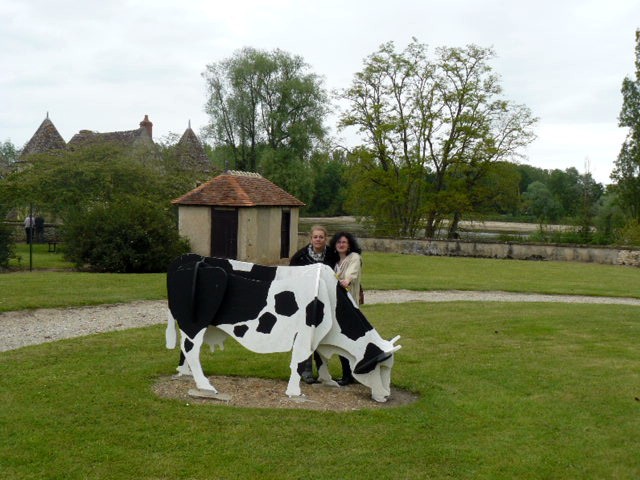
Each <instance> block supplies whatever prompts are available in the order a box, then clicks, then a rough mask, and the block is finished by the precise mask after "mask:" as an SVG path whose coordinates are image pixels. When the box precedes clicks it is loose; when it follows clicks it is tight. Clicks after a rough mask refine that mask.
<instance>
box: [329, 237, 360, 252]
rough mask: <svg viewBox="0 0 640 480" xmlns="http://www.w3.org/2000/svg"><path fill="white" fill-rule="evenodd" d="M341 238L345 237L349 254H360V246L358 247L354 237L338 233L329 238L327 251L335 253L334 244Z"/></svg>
mask: <svg viewBox="0 0 640 480" xmlns="http://www.w3.org/2000/svg"><path fill="white" fill-rule="evenodd" d="M342 237H345V238H346V239H347V240H349V253H351V252H356V253H357V254H361V253H362V249H361V248H360V245H358V241H357V240H356V237H354V236H353V235H352V234H350V233H349V232H338V233H336V234H335V235H334V236H333V237H332V238H331V241H330V242H329V250H331V251H332V252H335V251H336V243H338V240H340V239H341V238H342Z"/></svg>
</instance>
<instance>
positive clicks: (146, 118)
mask: <svg viewBox="0 0 640 480" xmlns="http://www.w3.org/2000/svg"><path fill="white" fill-rule="evenodd" d="M140 126H141V127H143V128H144V129H145V130H146V131H147V133H148V134H149V138H151V139H153V123H151V122H150V121H149V115H145V116H144V120H142V121H141V122H140Z"/></svg>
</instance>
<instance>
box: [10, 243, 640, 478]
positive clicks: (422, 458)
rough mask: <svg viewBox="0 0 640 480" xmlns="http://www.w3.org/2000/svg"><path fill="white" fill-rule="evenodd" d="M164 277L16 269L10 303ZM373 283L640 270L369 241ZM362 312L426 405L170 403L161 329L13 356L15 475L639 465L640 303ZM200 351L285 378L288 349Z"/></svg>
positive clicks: (433, 284)
mask: <svg viewBox="0 0 640 480" xmlns="http://www.w3.org/2000/svg"><path fill="white" fill-rule="evenodd" d="M84 275H87V276H84ZM163 280H164V277H163V276H162V275H149V276H135V275H122V276H104V275H90V274H74V273H68V272H21V273H12V274H4V275H0V282H2V283H0V301H1V302H3V303H0V306H1V305H4V306H5V307H7V306H11V305H13V304H14V303H12V302H14V300H13V299H12V298H11V296H12V295H19V294H20V289H21V288H22V289H23V290H24V291H23V293H24V294H25V295H27V294H28V295H27V296H28V297H29V298H31V305H32V307H31V308H35V306H43V305H47V304H49V302H51V297H55V298H58V300H56V302H58V303H60V304H65V303H66V304H69V305H72V304H91V303H93V302H95V303H101V302H100V299H101V298H107V299H109V301H127V300H126V299H127V298H128V299H135V298H134V297H140V298H163V295H165V293H164V291H163V288H164V284H163ZM27 281H31V282H32V283H31V284H28V285H25V282H27ZM101 282H104V283H101ZM126 282H129V283H126ZM364 283H365V287H366V288H376V289H378V288H412V289H419V290H425V289H463V290H464V289H470V290H483V289H484V290H493V289H500V290H509V291H529V292H544V293H571V294H576V293H582V294H587V295H615V296H632V297H638V296H639V295H638V285H640V269H633V268H624V267H609V266H602V265H590V264H573V263H559V262H558V263H556V262H516V261H497V260H476V259H447V258H437V257H408V256H403V255H397V256H396V255H382V254H368V255H366V256H365V276H364ZM119 285H121V286H120V287H119ZM136 285H137V286H136ZM55 286H57V289H58V290H57V291H59V292H60V293H56V288H54V287H55ZM38 289H47V290H46V292H47V293H46V295H45V294H43V293H42V292H40V293H38V292H37V291H36V292H32V291H33V290H38ZM8 291H11V292H13V293H12V294H11V295H7V293H6V292H8ZM106 292H109V293H108V294H107V293H106ZM103 295H104V297H103ZM60 298H63V299H64V300H60ZM38 299H39V300H38ZM118 299H123V300H118ZM7 309H13V308H7ZM363 311H364V313H365V314H366V315H367V317H368V318H369V320H370V321H371V322H372V323H373V324H374V325H375V326H376V328H377V329H378V330H379V332H380V333H381V334H382V335H383V336H384V337H386V338H390V337H393V336H395V335H398V334H399V335H401V336H402V339H401V340H400V342H399V343H400V344H402V345H403V348H402V349H401V350H400V351H399V352H398V354H397V356H396V363H395V366H394V369H393V374H392V382H393V384H394V385H395V386H397V387H399V388H404V389H407V390H410V391H412V392H415V393H417V394H418V395H419V397H420V399H419V401H418V402H416V403H413V404H410V405H406V406H403V407H399V408H392V409H381V410H360V411H354V412H349V413H337V412H317V411H301V410H286V409H279V410H268V409H251V408H236V407H228V406H225V405H219V404H214V405H195V404H189V403H188V402H183V401H179V400H166V399H161V398H158V397H157V396H155V395H154V394H153V393H152V391H151V387H152V385H153V384H154V383H155V381H156V380H157V379H158V378H159V377H160V376H164V375H169V374H171V373H172V372H173V371H174V368H175V363H176V357H177V352H176V351H168V350H165V348H164V330H163V328H162V327H161V326H153V327H147V328H139V329H133V330H128V331H122V332H113V333H108V334H100V335H93V336H89V337H83V338H77V339H72V340H64V341H59V342H54V343H49V344H43V345H37V346H32V347H26V348H22V349H18V350H15V351H8V352H3V353H0V371H2V372H3V373H2V375H0V472H2V478H11V479H212V478H216V479H217V478H221V479H246V478H264V479H298V478H314V479H336V478H337V479H363V478H375V479H424V478H436V479H440V478H443V479H444V478H453V479H503V478H504V479H512V478H518V479H521V478H522V479H543V478H544V479H565V478H566V479H582V478H589V479H591V478H597V479H636V478H640V456H639V455H638V454H637V452H638V451H640V437H639V436H638V432H639V431H640V355H638V345H640V315H639V313H640V312H639V310H638V307H632V306H618V305H583V304H544V303H522V304H518V303H515V304H514V303H508V304H501V303H491V302H478V303H469V302H450V303H410V304H402V305H365V306H364V307H363ZM1 321H2V316H1V315H0V325H1ZM202 362H203V367H204V369H205V372H207V373H209V374H219V375H236V376H241V377H246V376H254V377H263V378H277V379H283V380H284V379H286V378H288V375H289V372H288V363H289V360H288V355H286V354H276V355H257V354H251V353H249V352H248V351H246V350H244V349H242V348H241V347H239V346H238V345H237V344H235V343H233V342H227V345H226V348H225V350H224V351H223V352H216V353H215V354H209V353H206V352H203V354H202Z"/></svg>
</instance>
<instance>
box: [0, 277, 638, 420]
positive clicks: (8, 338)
mask: <svg viewBox="0 0 640 480" xmlns="http://www.w3.org/2000/svg"><path fill="white" fill-rule="evenodd" d="M366 300H367V303H368V304H374V303H403V302H410V301H424V302H440V301H498V302H566V303H603V304H613V303H618V304H626V305H637V306H640V299H633V298H609V297H586V296H575V295H538V294H518V293H509V292H466V291H428V292H416V291H408V290H394V291H379V290H378V291H374V290H367V292H366ZM166 306H167V304H166V301H162V300H157V301H141V302H132V303H127V304H117V305H101V306H96V307H80V308H62V309H39V310H22V311H15V312H4V313H0V327H1V328H2V332H3V334H2V336H0V352H2V351H7V350H13V349H17V348H21V347H24V346H27V345H36V344H40V343H45V342H53V341H56V340H61V339H65V338H74V337H79V336H83V335H92V334H97V333H103V332H108V331H113V330H125V329H128V328H137V327H143V326H148V325H155V324H161V323H165V322H166ZM158 341H159V342H163V343H164V338H159V339H158ZM168 373H169V372H168ZM171 373H173V372H171ZM210 379H211V383H212V384H213V385H215V387H216V388H217V389H218V391H219V392H221V393H224V394H228V395H230V396H231V399H230V400H229V401H220V400H212V399H202V398H194V397H192V396H190V395H189V390H190V389H193V388H194V387H195V385H194V382H193V380H192V379H191V378H190V377H182V378H177V379H174V377H173V376H172V375H167V376H163V377H160V378H157V379H156V381H155V383H154V384H153V385H152V386H151V388H152V391H153V392H154V393H155V394H156V395H158V396H159V397H161V398H167V399H175V400H180V401H184V402H185V403H188V404H190V405H191V404H193V405H199V404H203V405H212V406H220V405H228V406H237V407H255V408H291V409H307V410H326V411H329V410H331V411H353V410H360V409H380V408H390V407H391V408H392V407H398V406H401V405H406V404H409V403H412V402H415V401H416V400H417V399H418V398H419V397H418V395H416V394H414V393H411V392H408V391H405V390H402V389H399V388H396V387H394V386H393V385H392V388H391V397H390V398H389V400H388V401H387V402H386V403H378V402H375V401H373V400H372V399H371V392H370V389H369V388H367V387H365V386H364V385H360V384H356V385H348V386H346V387H339V388H338V387H326V386H323V385H321V384H312V385H307V384H305V383H304V382H301V388H302V392H303V394H304V395H305V396H304V397H302V398H301V399H297V398H289V397H287V396H286V395H285V394H284V392H285V390H286V386H287V380H286V379H281V380H272V379H263V378H248V377H225V376H211V377H210Z"/></svg>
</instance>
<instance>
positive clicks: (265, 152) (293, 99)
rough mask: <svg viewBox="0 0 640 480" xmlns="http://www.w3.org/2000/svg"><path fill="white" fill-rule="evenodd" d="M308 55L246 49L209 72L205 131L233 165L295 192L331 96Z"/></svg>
mask: <svg viewBox="0 0 640 480" xmlns="http://www.w3.org/2000/svg"><path fill="white" fill-rule="evenodd" d="M308 69H309V66H308V65H307V64H306V63H305V62H304V61H303V59H302V57H300V56H294V55H290V54H288V53H286V52H283V51H281V50H273V51H271V52H266V51H262V50H256V49H253V48H244V49H242V50H240V51H238V52H236V53H235V54H234V55H233V56H232V57H231V58H228V59H225V60H222V61H220V62H217V63H212V64H210V65H208V66H207V69H206V71H205V72H204V73H203V76H204V78H205V81H206V83H207V88H208V99H207V103H206V106H205V111H206V112H207V113H208V114H209V117H210V123H209V125H208V126H207V128H206V129H205V132H206V135H207V137H208V138H211V139H212V140H213V142H214V144H215V146H216V147H221V146H225V147H226V148H227V153H228V155H229V156H230V158H229V160H230V161H229V162H227V163H228V165H227V168H237V169H240V170H248V171H256V172H259V173H262V174H263V175H264V176H266V177H268V178H269V179H270V180H272V181H274V183H277V184H278V185H280V186H281V187H283V188H285V189H287V190H289V191H291V193H294V194H295V192H296V191H303V190H306V188H307V186H306V185H305V186H304V188H299V187H297V182H300V181H301V180H302V179H304V178H307V177H308V173H309V172H308V171H307V169H308V162H309V159H310V155H311V153H312V151H313V150H314V148H315V146H316V144H317V142H318V141H320V140H322V139H323V138H324V136H325V128H324V126H323V122H324V118H325V116H326V114H327V111H328V106H327V105H328V97H327V94H326V92H325V90H324V88H323V85H322V81H321V79H320V78H319V77H318V76H317V75H315V74H313V73H310V72H309V71H308Z"/></svg>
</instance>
